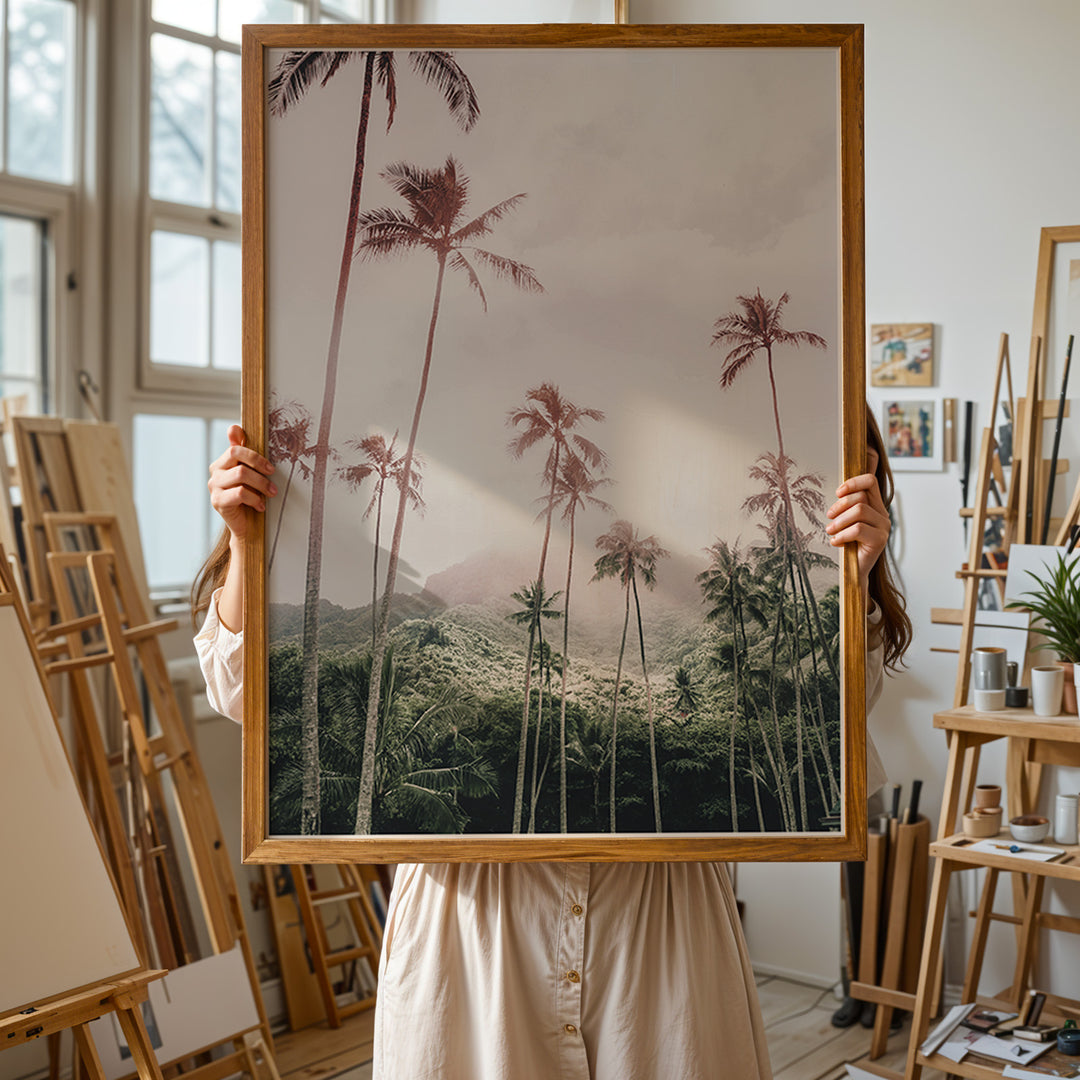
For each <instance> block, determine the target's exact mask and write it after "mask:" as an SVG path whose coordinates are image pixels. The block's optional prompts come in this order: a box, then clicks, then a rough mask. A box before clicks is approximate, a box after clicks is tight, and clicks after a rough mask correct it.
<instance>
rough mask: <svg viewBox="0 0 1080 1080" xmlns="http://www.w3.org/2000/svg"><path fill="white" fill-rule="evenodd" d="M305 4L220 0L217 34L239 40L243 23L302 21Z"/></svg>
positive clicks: (282, 0) (284, 0)
mask: <svg viewBox="0 0 1080 1080" xmlns="http://www.w3.org/2000/svg"><path fill="white" fill-rule="evenodd" d="M306 6H307V5H306V4H302V3H298V2H297V0H220V7H219V9H218V36H219V37H222V38H224V39H225V40H226V41H236V42H239V41H240V27H241V26H243V24H244V23H256V22H270V23H299V22H303V21H304V16H305V15H306V14H307V12H306V10H305V9H306Z"/></svg>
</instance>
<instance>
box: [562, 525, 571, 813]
mask: <svg viewBox="0 0 1080 1080" xmlns="http://www.w3.org/2000/svg"><path fill="white" fill-rule="evenodd" d="M573 573H574V511H573V508H571V510H570V554H569V555H568V556H567V559H566V599H565V600H564V601H563V627H562V696H561V698H560V702H559V831H560V832H566V831H567V818H566V669H567V668H568V667H569V666H570V654H569V651H568V649H569V640H570V580H571V578H572V577H573Z"/></svg>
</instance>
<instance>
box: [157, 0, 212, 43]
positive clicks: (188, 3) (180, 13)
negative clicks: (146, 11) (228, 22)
mask: <svg viewBox="0 0 1080 1080" xmlns="http://www.w3.org/2000/svg"><path fill="white" fill-rule="evenodd" d="M151 10H152V11H153V17H154V18H155V19H156V20H157V21H158V22H163V23H168V24H169V25H170V26H179V27H181V28H182V29H184V30H193V31H194V32H195V33H196V34H206V35H207V36H209V35H211V34H213V32H214V0H154V4H153V7H152V9H151Z"/></svg>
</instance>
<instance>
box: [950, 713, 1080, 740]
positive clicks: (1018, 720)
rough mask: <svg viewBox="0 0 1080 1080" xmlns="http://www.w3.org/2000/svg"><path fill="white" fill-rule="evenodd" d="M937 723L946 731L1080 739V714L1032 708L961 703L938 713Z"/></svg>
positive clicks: (1015, 736)
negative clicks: (1045, 712) (1043, 713)
mask: <svg viewBox="0 0 1080 1080" xmlns="http://www.w3.org/2000/svg"><path fill="white" fill-rule="evenodd" d="M934 727H936V728H941V729H943V730H945V731H968V732H976V733H978V734H981V735H991V736H993V737H994V738H998V739H1003V738H1006V737H1008V736H1012V737H1014V738H1018V739H1044V740H1047V741H1049V742H1061V743H1080V717H1076V716H1066V715H1063V716H1036V715H1035V713H1034V712H1033V711H1032V710H1031V709H999V710H996V711H995V712H979V711H978V709H976V708H975V707H974V706H973V705H961V706H960V707H959V708H957V709H946V710H945V711H944V712H938V713H934Z"/></svg>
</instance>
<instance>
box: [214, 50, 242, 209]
mask: <svg viewBox="0 0 1080 1080" xmlns="http://www.w3.org/2000/svg"><path fill="white" fill-rule="evenodd" d="M214 59H215V61H216V63H217V110H216V112H217V182H216V184H215V188H214V192H215V199H216V201H217V205H218V206H220V207H221V209H222V210H232V211H234V212H236V213H239V211H240V57H239V56H238V55H237V54H236V53H231V52H218V53H215V55H214Z"/></svg>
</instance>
